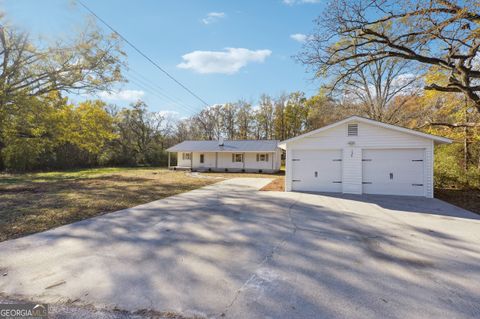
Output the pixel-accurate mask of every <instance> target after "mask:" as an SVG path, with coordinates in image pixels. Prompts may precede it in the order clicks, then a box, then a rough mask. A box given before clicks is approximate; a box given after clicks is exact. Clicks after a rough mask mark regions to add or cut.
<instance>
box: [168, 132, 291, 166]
mask: <svg viewBox="0 0 480 319" xmlns="http://www.w3.org/2000/svg"><path fill="white" fill-rule="evenodd" d="M278 143H279V141H277V140H236V141H235V140H223V139H220V140H218V141H184V142H182V143H180V144H177V145H175V146H172V147H170V148H169V149H167V152H168V167H169V168H173V169H189V170H192V171H222V172H225V171H228V172H263V173H275V172H278V171H279V170H280V166H281V153H282V150H281V149H280V148H279V147H278ZM170 153H176V154H177V165H175V166H171V165H170V164H171V158H170Z"/></svg>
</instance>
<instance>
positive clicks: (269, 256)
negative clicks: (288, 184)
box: [220, 195, 301, 317]
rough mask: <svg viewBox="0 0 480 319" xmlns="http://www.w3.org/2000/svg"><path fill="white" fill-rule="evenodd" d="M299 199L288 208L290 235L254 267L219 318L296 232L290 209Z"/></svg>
mask: <svg viewBox="0 0 480 319" xmlns="http://www.w3.org/2000/svg"><path fill="white" fill-rule="evenodd" d="M300 197H301V195H299V196H298V197H297V198H296V199H294V200H293V201H292V203H291V204H290V205H289V206H288V220H289V222H290V225H291V231H292V232H291V234H289V235H286V236H285V237H284V238H283V239H282V240H281V241H280V242H279V243H278V244H277V245H275V246H274V247H273V248H272V249H271V250H270V252H269V253H268V254H267V255H266V256H265V258H263V260H262V261H261V262H260V263H259V264H258V265H257V267H255V269H254V270H253V273H252V275H251V276H250V277H249V278H248V279H247V280H246V281H245V282H244V283H243V284H242V286H240V288H239V289H238V290H237V291H236V293H235V296H234V297H233V299H232V301H231V302H230V303H229V304H228V305H227V306H226V307H225V309H224V310H223V312H222V313H221V314H220V316H222V317H223V316H225V314H226V313H227V312H228V310H229V309H230V308H231V307H232V306H233V305H234V304H235V302H236V301H237V299H238V297H239V296H240V294H241V293H242V291H243V290H244V289H245V287H246V286H248V284H249V283H251V282H252V281H253V280H254V279H255V278H256V277H257V270H258V269H260V268H262V267H263V265H265V264H266V263H267V262H268V261H270V260H271V259H272V258H273V256H274V255H275V253H276V252H278V251H279V250H280V248H281V247H282V246H283V245H285V243H286V242H287V241H288V240H289V239H290V238H292V237H293V236H295V234H296V232H297V230H298V226H297V224H296V223H295V221H294V219H293V215H292V208H293V206H295V204H296V203H297V202H298V201H299V200H300Z"/></svg>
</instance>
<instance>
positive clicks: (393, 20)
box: [298, 0, 480, 110]
mask: <svg viewBox="0 0 480 319" xmlns="http://www.w3.org/2000/svg"><path fill="white" fill-rule="evenodd" d="M479 22H480V7H479V6H478V1H476V0H465V1H460V0H452V1H450V0H406V1H403V2H402V3H399V2H398V1H396V0H336V1H332V2H330V4H329V5H328V9H327V10H326V12H325V14H324V15H323V16H321V17H319V18H318V19H317V20H316V24H317V27H318V29H317V31H316V32H315V33H314V34H313V35H311V36H310V37H308V41H307V43H306V45H305V47H304V50H303V52H302V53H300V54H299V56H298V58H299V60H300V61H301V62H303V63H304V64H306V65H307V66H309V67H311V68H313V70H314V71H315V73H316V76H319V77H320V76H324V75H325V74H329V73H330V72H331V71H333V70H332V69H335V68H336V67H337V66H338V65H341V64H348V68H346V69H345V70H344V71H343V72H342V74H340V78H341V77H348V76H349V75H351V74H354V73H357V72H358V71H360V70H362V69H364V68H365V67H366V66H367V65H370V66H371V65H374V64H375V63H376V62H378V61H383V60H387V59H392V58H395V59H401V60H405V61H413V62H416V63H418V64H420V65H424V66H428V67H430V66H435V67H438V68H439V70H441V71H443V72H446V73H448V81H447V82H446V83H431V84H429V85H426V86H425V89H426V90H437V91H442V92H454V93H459V92H460V93H462V94H464V95H465V96H466V97H467V98H468V99H469V100H470V101H471V102H472V104H473V105H474V106H475V107H476V108H477V109H478V110H480V85H479V82H478V80H479V79H480V67H479V65H478V63H476V61H477V60H478V58H479V55H478V50H479V48H480V37H479V34H480V27H479ZM339 80H341V79H339Z"/></svg>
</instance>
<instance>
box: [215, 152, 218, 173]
mask: <svg viewBox="0 0 480 319" xmlns="http://www.w3.org/2000/svg"><path fill="white" fill-rule="evenodd" d="M217 168H218V152H215V169H217Z"/></svg>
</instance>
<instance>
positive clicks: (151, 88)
mask: <svg viewBox="0 0 480 319" xmlns="http://www.w3.org/2000/svg"><path fill="white" fill-rule="evenodd" d="M127 78H128V81H129V82H131V83H134V84H136V85H137V86H138V87H140V88H141V89H144V90H146V91H148V92H150V93H152V94H153V95H155V96H156V97H158V98H160V99H162V100H164V101H166V102H169V103H172V104H173V105H176V106H177V107H180V108H182V109H183V110H185V111H187V112H192V113H196V112H197V110H196V109H195V108H194V107H192V106H189V105H187V104H184V103H181V102H178V101H175V100H174V98H172V97H171V96H168V95H166V94H164V93H162V92H161V91H160V90H158V89H156V88H155V86H153V85H152V84H150V83H148V82H146V81H144V80H142V79H140V78H138V77H136V76H134V75H133V74H129V75H128V76H127Z"/></svg>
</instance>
